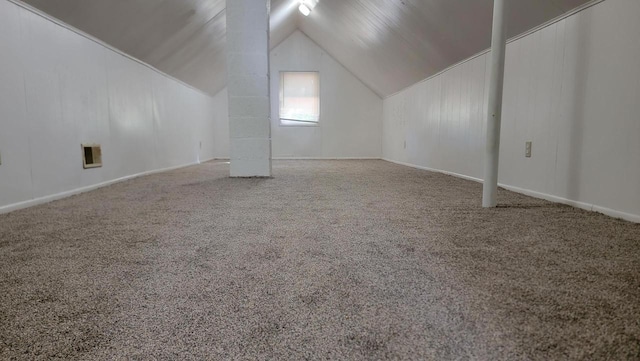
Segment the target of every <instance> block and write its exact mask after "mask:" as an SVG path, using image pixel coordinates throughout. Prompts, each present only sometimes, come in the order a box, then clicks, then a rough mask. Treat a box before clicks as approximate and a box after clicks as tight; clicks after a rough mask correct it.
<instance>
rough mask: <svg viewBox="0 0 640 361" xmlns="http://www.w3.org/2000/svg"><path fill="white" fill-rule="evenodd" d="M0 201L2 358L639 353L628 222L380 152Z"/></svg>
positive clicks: (193, 172)
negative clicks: (23, 204)
mask: <svg viewBox="0 0 640 361" xmlns="http://www.w3.org/2000/svg"><path fill="white" fill-rule="evenodd" d="M228 172H229V166H228V164H226V163H224V162H210V163H206V164H202V165H198V166H193V167H188V168H184V169H180V170H176V171H171V172H167V173H161V174H156V175H151V176H146V177H142V178H137V179H134V180H131V181H127V182H124V183H119V184H115V185H112V186H110V187H106V188H101V189H99V190H96V191H93V192H90V193H85V194H81V195H78V196H74V197H71V198H67V199H63V200H60V201H56V202H53V203H49V204H46V205H42V206H38V207H33V208H30V209H25V210H21V211H16V212H13V213H9V214H5V215H0V359H3V360H13V359H16V360H45V359H47V360H49V359H65V360H73V359H82V360H121V359H137V360H236V359H237V360H305V359H311V360H327V359H331V360H634V359H635V360H638V359H640V225H638V224H633V223H629V222H624V221H621V220H617V219H613V218H610V217H607V216H604V215H601V214H598V213H592V212H587V211H582V210H579V209H575V208H572V207H568V206H564V205H559V204H554V203H549V202H546V201H542V200H538V199H533V198H529V197H526V196H523V195H519V194H516V193H512V192H508V191H505V190H500V192H499V199H498V200H499V203H500V207H498V208H495V209H488V210H487V209H482V208H481V206H480V202H481V193H482V186H481V185H480V184H478V183H474V182H471V181H466V180H462V179H458V178H454V177H450V176H446V175H442V174H437V173H431V172H427V171H421V170H416V169H412V168H408V167H403V166H399V165H395V164H392V163H388V162H384V161H376V160H371V161H276V162H274V177H273V178H270V179H230V178H228V174H229V173H228Z"/></svg>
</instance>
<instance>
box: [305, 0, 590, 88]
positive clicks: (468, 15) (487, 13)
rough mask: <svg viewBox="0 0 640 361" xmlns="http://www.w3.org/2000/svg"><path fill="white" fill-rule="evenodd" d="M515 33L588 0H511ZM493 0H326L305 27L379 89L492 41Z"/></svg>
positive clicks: (430, 71) (417, 76)
mask: <svg viewBox="0 0 640 361" xmlns="http://www.w3.org/2000/svg"><path fill="white" fill-rule="evenodd" d="M508 2H509V11H508V32H509V36H510V37H511V36H515V35H518V34H521V33H523V32H525V31H527V30H529V29H532V28H534V27H536V26H538V25H540V24H543V23H544V22H546V21H548V20H551V19H553V18H555V17H557V16H559V15H562V14H564V13H565V12H567V11H570V10H572V9H574V8H576V7H577V6H579V5H581V4H583V3H586V2H588V0H508ZM492 11H493V0H348V1H345V0H321V1H320V2H319V4H318V6H316V8H315V10H314V11H313V12H312V13H311V15H310V16H309V17H307V18H304V19H302V20H301V21H300V23H299V27H300V29H301V30H302V31H303V32H304V33H306V34H307V36H309V37H310V38H311V39H313V40H314V41H315V42H317V43H318V44H319V45H320V46H322V47H323V48H325V50H327V52H329V53H330V54H331V55H333V56H334V57H335V58H336V59H338V60H339V61H340V62H342V63H343V65H344V66H345V67H347V68H348V69H350V70H351V71H352V72H353V73H354V74H355V75H356V76H358V77H359V78H360V79H362V80H363V81H364V82H365V83H366V84H367V85H368V86H369V87H371V89H373V90H374V91H375V92H376V93H378V94H379V95H380V96H383V97H386V96H388V95H391V94H393V93H395V92H397V91H399V90H401V89H403V88H405V87H407V86H409V85H411V84H414V83H415V82H417V81H419V80H421V79H424V78H426V77H428V76H430V75H433V74H436V73H437V72H439V71H441V70H443V69H445V68H447V67H449V66H451V65H453V64H456V63H458V62H460V61H462V60H464V59H466V58H468V57H470V56H472V55H474V54H476V53H479V52H481V51H482V50H485V49H487V48H489V47H490V45H491V18H492Z"/></svg>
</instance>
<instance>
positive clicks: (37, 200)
mask: <svg viewBox="0 0 640 361" xmlns="http://www.w3.org/2000/svg"><path fill="white" fill-rule="evenodd" d="M211 160H214V158H212V159H207V160H201V161H199V162H193V163H189V164H183V165H178V166H174V167H169V168H162V169H155V170H150V171H146V172H142V173H136V174H132V175H128V176H125V177H122V178H117V179H113V180H109V181H106V182H102V183H98V184H93V185H90V186H86V187H82V188H77V189H73V190H70V191H65V192H61V193H56V194H52V195H49V196H44V197H40V198H35V199H30V200H28V201H24V202H19V203H13V204H9V205H6V206H1V207H0V214H5V213H9V212H13V211H17V210H20V209H25V208H29V207H33V206H38V205H41V204H46V203H50V202H53V201H57V200H60V199H64V198H67V197H71V196H75V195H78V194H81V193H86V192H91V191H94V190H96V189H98V188H102V187H107V186H110V185H113V184H116V183H121V182H124V181H128V180H131V179H134V178H139V177H144V176H147V175H152V174H157V173H163V172H168V171H171V170H176V169H181V168H186V167H191V166H194V165H198V164H201V163H206V162H209V161H211Z"/></svg>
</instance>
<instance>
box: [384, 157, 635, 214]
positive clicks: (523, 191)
mask: <svg viewBox="0 0 640 361" xmlns="http://www.w3.org/2000/svg"><path fill="white" fill-rule="evenodd" d="M382 160H384V161H387V162H390V163H395V164H398V165H402V166H405V167H411V168H416V169H421V170H427V171H430V172H435V173H441V174H446V175H450V176H453V177H457V178H462V179H466V180H470V181H474V182H478V183H482V182H483V180H482V179H480V178H476V177H470V176H468V175H464V174H459V173H454V172H448V171H444V170H440V169H434V168H429V167H423V166H419V165H416V164H411V163H405V162H398V161H395V160H391V159H388V158H382ZM498 185H499V186H500V187H502V188H504V189H507V190H509V191H512V192H516V193H520V194H524V195H526V196H529V197H534V198H539V199H544V200H547V201H550V202H555V203H561V204H566V205H568V206H572V207H576V208H580V209H584V210H587V211H591V212H598V213H602V214H605V215H607V216H610V217H613V218H619V219H623V220H625V221H629V222H634V223H640V215H637V214H632V213H626V212H621V211H617V210H615V209H611V208H606V207H601V206H599V205H596V204H591V203H585V202H580V201H575V200H571V199H567V198H562V197H558V196H554V195H551V194H547V193H541V192H536V191H532V190H529V189H524V188H520V187H516V186H512V185H508V184H503V183H499V184H498Z"/></svg>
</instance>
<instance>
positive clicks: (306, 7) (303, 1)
mask: <svg viewBox="0 0 640 361" xmlns="http://www.w3.org/2000/svg"><path fill="white" fill-rule="evenodd" d="M298 1H299V2H300V7H299V8H298V10H300V12H301V13H302V15H304V16H309V14H311V12H312V11H313V9H314V8H315V7H316V5H318V0H298Z"/></svg>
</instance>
